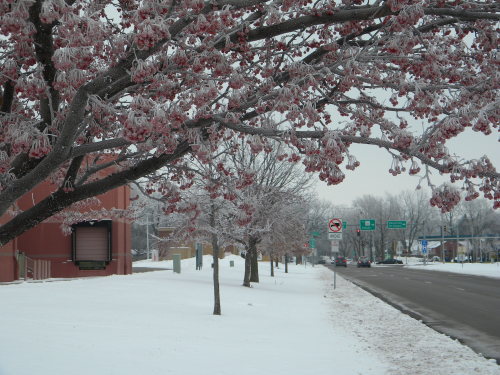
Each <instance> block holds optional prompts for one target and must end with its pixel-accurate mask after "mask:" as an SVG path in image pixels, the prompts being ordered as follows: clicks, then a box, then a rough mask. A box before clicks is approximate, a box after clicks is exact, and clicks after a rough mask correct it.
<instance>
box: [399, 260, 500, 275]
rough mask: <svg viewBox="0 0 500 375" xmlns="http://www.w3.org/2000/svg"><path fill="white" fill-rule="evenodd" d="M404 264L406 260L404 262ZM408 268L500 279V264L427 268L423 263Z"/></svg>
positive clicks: (440, 263)
mask: <svg viewBox="0 0 500 375" xmlns="http://www.w3.org/2000/svg"><path fill="white" fill-rule="evenodd" d="M403 262H404V260H403ZM408 267H412V268H417V267H418V269H422V270H426V271H446V272H454V273H461V274H464V275H478V276H487V277H495V278H500V262H497V263H463V264H460V263H442V262H432V263H427V264H426V265H425V266H424V265H423V263H422V262H420V263H419V264H415V263H414V264H408Z"/></svg>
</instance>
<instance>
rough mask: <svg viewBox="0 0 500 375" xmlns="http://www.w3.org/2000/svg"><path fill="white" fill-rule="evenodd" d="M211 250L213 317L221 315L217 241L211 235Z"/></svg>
mask: <svg viewBox="0 0 500 375" xmlns="http://www.w3.org/2000/svg"><path fill="white" fill-rule="evenodd" d="M212 249H213V251H212V252H213V263H214V271H213V272H214V315H221V308H220V292H219V251H220V250H219V241H218V239H217V235H216V234H212Z"/></svg>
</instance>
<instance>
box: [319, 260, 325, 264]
mask: <svg viewBox="0 0 500 375" xmlns="http://www.w3.org/2000/svg"><path fill="white" fill-rule="evenodd" d="M318 264H326V260H324V259H320V260H318Z"/></svg>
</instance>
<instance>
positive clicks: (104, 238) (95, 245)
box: [75, 226, 109, 261]
mask: <svg viewBox="0 0 500 375" xmlns="http://www.w3.org/2000/svg"><path fill="white" fill-rule="evenodd" d="M75 235H76V241H75V242H76V243H75V245H76V249H75V250H76V251H75V260H76V261H80V260H101V261H108V260H109V255H108V254H109V241H108V228H107V227H103V226H96V227H77V228H76V233H75Z"/></svg>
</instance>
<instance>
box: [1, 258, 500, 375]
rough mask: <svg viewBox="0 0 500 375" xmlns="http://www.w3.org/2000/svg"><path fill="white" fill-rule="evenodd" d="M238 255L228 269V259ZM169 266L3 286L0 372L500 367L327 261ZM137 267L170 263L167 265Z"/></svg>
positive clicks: (249, 373)
mask: <svg viewBox="0 0 500 375" xmlns="http://www.w3.org/2000/svg"><path fill="white" fill-rule="evenodd" d="M230 260H233V261H234V263H235V266H234V267H230V264H229V261H230ZM210 263H211V261H210V258H209V257H205V259H204V268H203V270H201V271H196V270H195V266H194V261H193V260H192V259H190V260H185V261H183V262H182V272H181V273H180V274H175V273H173V272H172V271H171V270H165V271H157V272H148V273H138V274H134V275H128V276H110V277H103V278H88V279H78V280H72V281H58V280H56V281H53V282H42V283H22V284H10V285H0V375H28V374H29V375H32V374H37V375H49V374H50V375H54V374H56V375H58V374H71V375H79V374H82V375H83V374H85V375H88V374H93V375H101V374H103V375H104V374H105V375H113V374H120V375H138V374H148V375H154V374H180V375H181V374H182V375H191V374H193V375H195V374H200V373H203V374H209V375H211V374H218V375H219V374H222V375H223V374H235V373H236V374H239V375H255V374H272V375H280V374H283V375H285V374H286V375H303V374H314V375H321V374H325V375H326V374H328V375H331V374H336V375H359V374H363V375H382V374H384V375H425V374H429V375H431V374H432V375H436V374H439V375H459V374H460V375H471V374H478V375H479V374H481V375H500V366H498V365H496V364H495V363H494V362H493V361H489V360H487V359H485V358H483V357H481V356H480V355H478V354H476V353H474V352H473V351H472V350H471V349H469V348H468V347H465V346H463V345H462V344H460V343H459V342H457V341H454V340H452V339H450V338H448V337H447V336H445V335H442V334H439V333H437V332H435V331H433V330H432V329H430V328H428V327H427V326H425V325H424V324H422V323H420V322H418V321H416V320H414V319H412V318H410V317H408V316H407V315H404V314H402V313H400V312H399V311H398V310H396V309H394V308H392V307H391V306H389V305H387V304H385V303H384V302H382V301H380V300H378V299H377V298H375V297H373V296H372V295H371V294H369V293H367V292H365V291H364V290H362V289H360V288H358V287H356V286H355V285H353V284H351V283H350V282H348V281H346V280H344V279H342V278H340V277H337V280H336V281H337V288H336V289H335V290H334V289H333V273H332V272H331V271H330V270H328V269H327V268H325V267H322V266H316V267H311V266H309V265H308V266H306V267H304V266H303V265H298V266H296V265H290V269H289V273H288V274H285V273H284V270H283V267H282V266H281V267H280V269H277V270H275V271H276V276H275V277H274V278H272V277H270V276H268V275H269V264H266V263H263V264H261V265H260V266H261V270H260V277H261V281H260V283H258V284H254V287H253V288H244V287H242V286H241V282H242V277H243V259H241V258H240V257H236V256H230V257H227V258H226V259H223V260H221V296H222V313H223V315H222V316H213V315H212V314H211V313H212V307H213V300H212V299H213V291H212V283H211V271H212V269H211V268H210ZM135 265H137V266H139V265H140V266H152V267H158V266H161V267H166V268H171V266H172V264H171V262H159V263H158V262H156V263H152V262H149V261H143V262H138V263H136V264H135Z"/></svg>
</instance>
